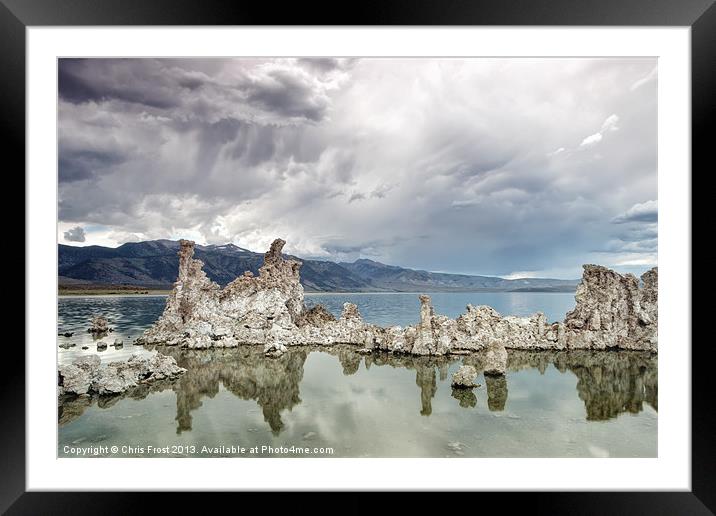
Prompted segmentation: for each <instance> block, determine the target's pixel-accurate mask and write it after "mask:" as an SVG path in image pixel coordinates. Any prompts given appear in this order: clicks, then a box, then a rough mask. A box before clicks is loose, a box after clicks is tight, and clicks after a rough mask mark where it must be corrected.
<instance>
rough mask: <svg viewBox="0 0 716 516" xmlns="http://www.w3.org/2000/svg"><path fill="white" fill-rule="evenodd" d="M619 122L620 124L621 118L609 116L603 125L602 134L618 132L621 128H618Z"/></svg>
mask: <svg viewBox="0 0 716 516" xmlns="http://www.w3.org/2000/svg"><path fill="white" fill-rule="evenodd" d="M617 122H619V117H618V116H617V115H609V116H608V117H607V119H606V120H605V121H604V123H603V124H602V130H601V132H605V131H618V130H619V127H618V126H617Z"/></svg>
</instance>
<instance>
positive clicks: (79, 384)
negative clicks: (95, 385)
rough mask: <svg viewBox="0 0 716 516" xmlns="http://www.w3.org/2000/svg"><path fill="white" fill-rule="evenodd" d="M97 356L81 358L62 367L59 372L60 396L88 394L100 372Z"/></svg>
mask: <svg viewBox="0 0 716 516" xmlns="http://www.w3.org/2000/svg"><path fill="white" fill-rule="evenodd" d="M100 362H101V360H100V358H99V357H98V356H97V355H87V356H83V357H79V358H78V359H76V360H75V361H74V362H72V363H71V364H65V365H61V366H60V367H59V369H58V371H57V385H58V387H59V394H60V395H62V394H87V393H88V392H89V390H90V386H91V385H92V382H93V381H94V379H95V377H96V375H97V371H98V370H99V365H100Z"/></svg>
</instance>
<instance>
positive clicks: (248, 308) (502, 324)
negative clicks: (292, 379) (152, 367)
mask: <svg viewBox="0 0 716 516" xmlns="http://www.w3.org/2000/svg"><path fill="white" fill-rule="evenodd" d="M284 245H285V242H284V241H283V240H281V239H277V240H275V241H274V242H273V243H272V244H271V248H270V249H269V250H268V251H267V252H266V254H265V256H264V264H263V265H262V267H261V268H260V269H259V274H258V276H254V275H253V274H252V273H250V272H245V273H244V274H243V275H242V276H239V277H238V278H236V279H235V280H234V281H233V282H231V283H230V284H228V285H227V286H226V287H225V288H224V289H221V288H220V287H219V285H217V284H216V283H214V282H212V281H211V280H209V279H208V278H207V276H206V274H205V273H204V272H203V271H202V266H203V264H202V262H201V261H199V260H196V259H194V258H193V254H194V244H193V242H190V241H187V240H182V241H181V245H180V251H179V276H178V279H177V282H176V283H175V285H174V289H173V290H172V292H171V294H170V295H169V297H168V299H167V304H166V308H165V310H164V313H163V314H162V316H161V317H160V318H159V320H158V321H157V322H156V323H155V324H154V326H152V327H151V328H149V329H148V330H147V331H145V332H144V334H143V335H142V336H141V337H140V338H139V339H138V340H137V343H138V344H162V345H170V346H171V345H178V346H181V347H184V348H198V349H201V348H232V347H236V346H239V345H244V344H260V345H264V346H265V349H266V354H267V355H269V356H280V354H282V353H283V350H284V349H285V346H295V345H322V346H331V345H335V344H352V345H357V346H359V347H360V349H361V350H362V351H363V352H365V353H369V352H370V351H371V350H377V351H389V352H392V353H407V354H414V355H446V354H450V353H455V354H461V353H462V354H464V353H470V352H474V351H486V352H487V357H488V360H487V361H488V364H487V365H488V366H489V367H488V368H487V369H489V371H490V372H492V373H494V374H503V373H504V371H505V364H506V361H507V358H506V354H507V352H506V351H505V350H515V349H522V350H540V349H549V350H564V349H609V348H614V349H629V350H647V351H652V352H656V351H657V326H658V315H657V294H658V276H657V269H656V268H654V269H652V270H650V271H648V272H647V273H645V274H644V275H643V276H642V284H643V285H642V286H640V285H639V280H638V279H637V278H636V277H634V276H633V275H631V274H627V275H624V276H622V275H620V274H618V273H616V272H614V271H611V270H609V269H606V268H604V267H600V266H597V265H585V266H584V276H583V278H582V282H581V284H580V285H579V287H578V289H577V293H576V296H575V298H576V306H575V308H574V310H572V311H571V312H569V313H568V314H567V317H566V319H565V320H564V322H555V323H547V322H546V321H545V317H544V315H543V314H542V313H537V314H534V315H532V316H530V317H513V316H507V317H503V316H501V315H500V314H499V313H497V312H496V311H495V310H494V309H492V308H491V307H489V306H477V307H475V306H472V305H468V306H467V311H466V312H465V313H464V314H462V315H460V316H459V317H458V318H457V319H451V318H449V317H446V316H444V315H437V314H435V313H434V310H433V307H432V304H431V301H430V297H428V296H426V295H421V296H420V322H419V323H418V324H416V325H414V326H408V327H405V328H403V327H400V326H392V327H388V328H384V327H380V326H375V325H372V324H368V323H366V322H365V321H363V318H362V317H361V314H360V312H359V311H358V307H357V306H356V305H354V304H352V303H346V304H345V305H344V307H343V312H342V314H341V316H340V318H338V319H336V318H335V317H334V316H333V315H332V314H330V313H329V312H328V311H327V310H326V309H325V308H324V307H322V306H314V307H312V308H307V307H306V306H305V304H304V299H303V287H302V286H301V283H300V281H299V279H300V276H299V270H300V267H301V262H299V261H296V260H290V259H285V258H284V257H283V256H282V255H281V250H282V249H283V246H284Z"/></svg>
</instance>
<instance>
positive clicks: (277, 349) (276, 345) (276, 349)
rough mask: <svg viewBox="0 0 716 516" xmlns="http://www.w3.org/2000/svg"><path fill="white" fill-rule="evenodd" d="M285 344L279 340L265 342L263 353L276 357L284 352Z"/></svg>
mask: <svg viewBox="0 0 716 516" xmlns="http://www.w3.org/2000/svg"><path fill="white" fill-rule="evenodd" d="M286 351H287V349H286V346H284V345H283V344H281V343H280V342H267V343H266V345H265V346H264V355H266V356H267V357H271V358H278V357H280V356H281V355H283V354H284V353H286Z"/></svg>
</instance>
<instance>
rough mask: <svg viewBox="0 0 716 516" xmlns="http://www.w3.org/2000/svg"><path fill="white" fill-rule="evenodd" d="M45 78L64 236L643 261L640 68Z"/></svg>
mask: <svg viewBox="0 0 716 516" xmlns="http://www.w3.org/2000/svg"><path fill="white" fill-rule="evenodd" d="M58 79H59V163H58V174H59V206H58V210H59V224H58V239H59V242H60V243H64V244H70V245H93V244H98V245H108V246H117V245H120V244H122V243H124V242H129V241H137V240H148V239H159V238H171V239H178V238H189V239H192V240H195V241H197V242H198V243H202V244H224V243H227V242H233V243H234V244H236V245H239V246H241V247H244V248H248V249H251V250H255V251H262V252H263V251H264V250H265V249H266V248H267V246H268V244H269V243H270V242H271V240H273V239H274V238H276V237H282V238H284V239H285V240H287V241H288V244H287V246H286V250H287V251H288V252H290V253H292V254H295V255H298V256H302V257H307V258H308V257H310V258H321V259H327V260H335V261H338V260H350V261H352V260H354V259H356V258H371V259H375V260H379V261H382V262H385V263H391V264H396V265H402V266H406V267H413V268H420V269H427V270H432V271H445V272H459V273H469V274H486V275H499V276H504V277H518V276H521V277H529V276H550V277H560V278H577V277H580V276H581V264H582V263H599V264H603V265H607V266H610V267H614V268H616V269H617V270H620V271H623V272H635V273H640V272H642V271H644V270H646V269H647V268H649V267H651V266H653V265H656V259H657V224H656V222H657V67H656V60H655V59H651V58H644V59H623V58H622V59H332V58H331V59H329V58H322V59H285V58H281V59H268V60H267V59H225V58H222V59H160V60H157V59H128V60H120V59H89V60H76V59H62V60H60V63H59V77H58Z"/></svg>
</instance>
